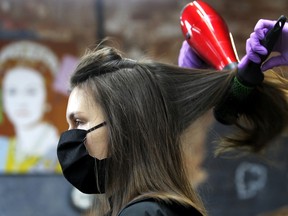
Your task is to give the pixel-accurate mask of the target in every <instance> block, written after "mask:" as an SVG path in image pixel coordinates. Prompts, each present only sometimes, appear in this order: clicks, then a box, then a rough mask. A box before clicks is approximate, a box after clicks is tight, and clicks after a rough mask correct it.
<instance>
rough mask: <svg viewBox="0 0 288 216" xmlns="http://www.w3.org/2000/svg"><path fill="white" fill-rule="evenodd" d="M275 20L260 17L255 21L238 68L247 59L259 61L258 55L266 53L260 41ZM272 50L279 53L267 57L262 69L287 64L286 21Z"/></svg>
mask: <svg viewBox="0 0 288 216" xmlns="http://www.w3.org/2000/svg"><path fill="white" fill-rule="evenodd" d="M276 22H277V21H272V20H265V19H260V20H259V21H258V22H257V24H256V26H255V28H254V32H253V33H252V34H251V35H250V38H249V39H248V40H247V42H246V55H245V56H244V57H243V58H242V59H241V61H240V62H239V64H238V68H243V67H244V65H246V64H247V61H248V60H250V61H252V62H255V63H260V61H261V59H260V57H259V55H267V53H268V51H267V49H266V48H265V47H264V46H262V45H261V44H260V41H261V40H262V39H264V37H265V35H266V33H267V32H268V31H269V30H270V29H271V28H273V27H274V25H275V23H276ZM272 51H274V52H279V55H277V56H274V57H271V58H269V59H268V60H267V61H266V62H265V63H264V64H263V65H262V67H261V70H262V71H266V70H268V69H271V68H273V67H276V66H281V65H288V23H285V25H284V27H283V30H282V34H281V36H280V38H279V39H278V41H277V42H276V44H275V46H274V48H273V50H272Z"/></svg>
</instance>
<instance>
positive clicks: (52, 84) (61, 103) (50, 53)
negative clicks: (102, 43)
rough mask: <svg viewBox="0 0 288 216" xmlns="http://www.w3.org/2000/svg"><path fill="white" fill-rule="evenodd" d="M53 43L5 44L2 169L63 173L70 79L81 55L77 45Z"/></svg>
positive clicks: (0, 77) (0, 53) (0, 76)
mask: <svg viewBox="0 0 288 216" xmlns="http://www.w3.org/2000/svg"><path fill="white" fill-rule="evenodd" d="M53 46H56V45H55V44H53V45H52V44H48V43H47V44H45V43H43V42H42V43H40V42H39V41H37V42H36V41H28V40H25V41H11V42H3V43H2V44H1V49H0V87H1V88H0V89H1V105H0V173H2V174H9V173H13V174H17V173H18V174H20V173H21V174H23V173H60V172H61V168H60V166H59V163H58V159H57V154H56V148H57V143H58V139H59V133H60V132H62V131H63V130H65V129H66V128H67V124H66V120H65V109H66V102H67V98H68V96H67V91H68V89H67V82H68V76H69V73H70V72H72V71H73V67H75V66H76V62H77V59H76V57H74V56H73V54H74V53H69V52H70V51H71V50H70V51H66V50H60V49H59V46H57V47H58V50H57V51H54V50H55V47H53ZM62 48H64V47H63V46H62ZM61 52H62V53H61Z"/></svg>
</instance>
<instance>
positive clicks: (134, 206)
mask: <svg viewBox="0 0 288 216" xmlns="http://www.w3.org/2000/svg"><path fill="white" fill-rule="evenodd" d="M188 215H189V216H202V214H201V213H200V212H198V211H197V210H196V209H195V208H193V207H192V206H189V207H187V206H183V205H180V204H178V203H176V202H171V203H165V202H160V201H157V200H155V199H152V198H149V199H148V198H147V199H141V200H135V201H133V202H131V203H129V204H128V205H127V206H126V207H125V208H123V209H122V210H121V211H120V213H119V214H118V216H188Z"/></svg>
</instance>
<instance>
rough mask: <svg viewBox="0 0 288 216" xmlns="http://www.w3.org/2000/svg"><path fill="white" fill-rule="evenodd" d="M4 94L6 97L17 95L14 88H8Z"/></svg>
mask: <svg viewBox="0 0 288 216" xmlns="http://www.w3.org/2000/svg"><path fill="white" fill-rule="evenodd" d="M4 93H7V95H8V96H15V95H16V94H17V89H16V88H9V89H7V90H6V91H4Z"/></svg>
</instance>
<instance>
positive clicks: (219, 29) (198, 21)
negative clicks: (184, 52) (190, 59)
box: [180, 0, 238, 70]
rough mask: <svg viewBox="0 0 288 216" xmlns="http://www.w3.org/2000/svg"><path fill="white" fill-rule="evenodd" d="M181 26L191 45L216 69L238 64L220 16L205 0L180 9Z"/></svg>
mask: <svg viewBox="0 0 288 216" xmlns="http://www.w3.org/2000/svg"><path fill="white" fill-rule="evenodd" d="M180 21H181V29H182V32H183V34H184V36H185V38H186V40H187V42H188V44H189V45H190V47H191V48H192V49H193V50H194V51H195V52H196V53H197V54H198V55H199V56H200V57H201V58H202V59H203V60H204V61H206V63H208V64H210V65H211V66H213V67H214V68H216V69H218V70H223V69H231V68H235V67H236V66H237V63H238V60H237V58H236V54H237V52H236V50H235V46H234V43H233V40H232V37H231V34H230V33H229V31H228V27H227V25H226V23H225V21H224V20H223V18H222V17H221V16H220V15H219V14H218V13H217V12H216V11H215V10H214V9H213V8H212V7H210V6H209V5H208V4H207V3H205V2H203V1H201V0H198V1H193V2H191V3H189V4H187V5H186V6H185V7H184V8H183V10H182V12H181V17H180Z"/></svg>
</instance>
